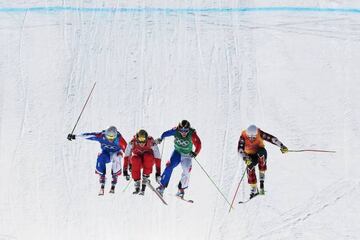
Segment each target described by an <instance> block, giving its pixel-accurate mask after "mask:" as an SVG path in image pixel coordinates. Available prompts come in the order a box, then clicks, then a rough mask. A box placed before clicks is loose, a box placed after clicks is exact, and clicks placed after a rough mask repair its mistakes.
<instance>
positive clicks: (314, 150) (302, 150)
mask: <svg viewBox="0 0 360 240" xmlns="http://www.w3.org/2000/svg"><path fill="white" fill-rule="evenodd" d="M288 152H324V153H336V151H331V150H318V149H297V150H289V151H288Z"/></svg>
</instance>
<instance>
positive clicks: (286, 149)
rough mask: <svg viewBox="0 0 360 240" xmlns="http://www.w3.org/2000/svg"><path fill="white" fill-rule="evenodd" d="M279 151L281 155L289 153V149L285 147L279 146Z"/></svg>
mask: <svg viewBox="0 0 360 240" xmlns="http://www.w3.org/2000/svg"><path fill="white" fill-rule="evenodd" d="M280 151H281V152H282V153H287V152H288V151H289V149H288V148H287V147H286V146H285V145H281V147H280Z"/></svg>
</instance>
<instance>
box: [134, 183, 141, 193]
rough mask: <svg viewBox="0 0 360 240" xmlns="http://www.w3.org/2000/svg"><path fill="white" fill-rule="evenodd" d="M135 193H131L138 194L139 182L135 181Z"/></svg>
mask: <svg viewBox="0 0 360 240" xmlns="http://www.w3.org/2000/svg"><path fill="white" fill-rule="evenodd" d="M134 185H135V191H134V192H133V194H139V192H140V180H137V181H135V184H134Z"/></svg>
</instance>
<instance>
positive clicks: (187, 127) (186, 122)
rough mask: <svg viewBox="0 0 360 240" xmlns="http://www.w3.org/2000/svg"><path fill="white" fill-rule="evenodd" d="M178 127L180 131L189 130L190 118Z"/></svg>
mask: <svg viewBox="0 0 360 240" xmlns="http://www.w3.org/2000/svg"><path fill="white" fill-rule="evenodd" d="M178 129H179V131H180V132H188V131H189V129H190V123H189V121H188V120H182V121H181V122H180V123H179V125H178Z"/></svg>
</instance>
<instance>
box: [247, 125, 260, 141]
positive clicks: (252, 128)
mask: <svg viewBox="0 0 360 240" xmlns="http://www.w3.org/2000/svg"><path fill="white" fill-rule="evenodd" d="M257 133H258V128H257V127H256V126H255V125H253V124H252V125H250V126H249V127H248V128H247V129H246V135H247V136H248V138H256V135H257Z"/></svg>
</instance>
